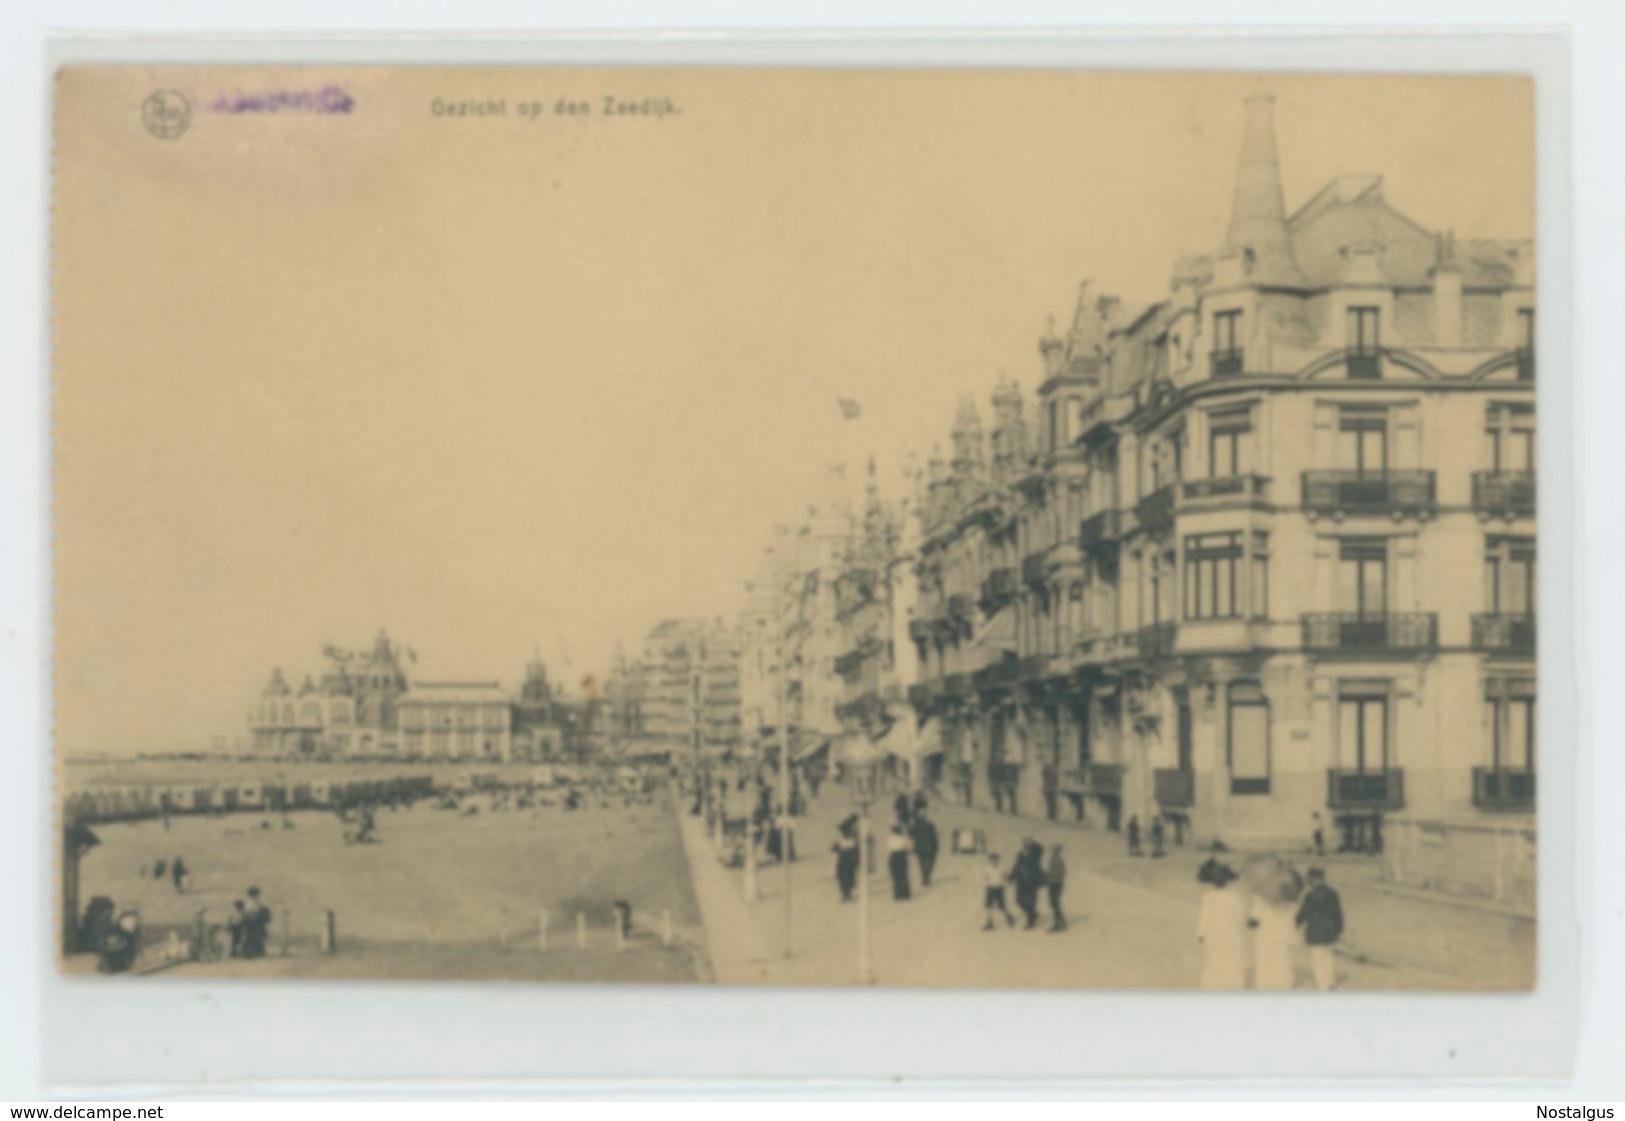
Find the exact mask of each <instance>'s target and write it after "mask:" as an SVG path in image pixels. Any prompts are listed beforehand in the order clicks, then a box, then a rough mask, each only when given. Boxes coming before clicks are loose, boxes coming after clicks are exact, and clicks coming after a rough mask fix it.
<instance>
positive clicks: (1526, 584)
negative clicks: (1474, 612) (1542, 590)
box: [1484, 537, 1535, 615]
mask: <svg viewBox="0 0 1625 1121" xmlns="http://www.w3.org/2000/svg"><path fill="white" fill-rule="evenodd" d="M1484 610H1486V611H1488V612H1490V613H1491V614H1493V615H1533V614H1534V613H1535V539H1534V538H1532V537H1490V538H1487V539H1486V540H1485V542H1484Z"/></svg>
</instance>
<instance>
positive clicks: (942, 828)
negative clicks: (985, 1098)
mask: <svg viewBox="0 0 1625 1121" xmlns="http://www.w3.org/2000/svg"><path fill="white" fill-rule="evenodd" d="M851 808H852V807H851V804H850V802H849V801H848V798H847V794H846V791H845V790H844V789H842V788H840V787H837V786H830V787H826V788H824V790H823V791H822V792H821V796H820V798H819V799H818V800H816V801H815V802H814V803H813V805H812V808H811V810H810V812H809V814H808V815H807V817H805V818H803V819H800V820H799V821H798V824H797V848H798V850H799V855H800V857H801V859H800V860H798V861H796V862H795V863H794V864H793V865H792V866H791V870H790V879H789V896H790V906H789V908H788V914H787V909H786V906H785V894H786V891H785V874H784V869H783V867H782V866H779V865H775V864H766V865H764V866H763V867H762V868H761V870H760V872H759V874H758V877H757V879H758V885H757V899H756V900H754V901H750V902H747V901H746V900H745V899H744V898H743V887H744V884H743V880H744V874H743V872H742V871H739V870H727V869H724V868H722V867H721V865H720V864H719V863H718V862H717V861H716V859H715V857H714V855H712V850H711V848H710V842H709V841H708V840H707V839H706V837H705V835H704V827H703V825H702V824H701V823H700V822H699V820H698V819H696V818H692V817H686V816H685V818H684V838H685V842H686V844H687V847H688V849H689V853H690V859H691V861H693V863H694V864H695V872H694V879H695V891H696V895H697V896H698V898H699V901H700V907H701V911H702V915H703V917H704V919H705V923H706V928H707V933H708V937H709V940H710V949H711V960H712V965H713V968H714V970H715V973H716V977H717V979H718V980H721V981H725V982H727V981H737V982H746V983H763V984H791V985H795V984H856V983H858V982H859V976H858V906H857V904H856V903H844V904H843V903H842V902H841V901H840V895H839V892H838V891H837V889H836V886H835V878H834V860H833V857H832V856H831V855H830V846H831V844H832V843H833V841H834V838H835V826H836V823H837V822H838V821H839V820H840V819H841V818H842V817H843V816H845V815H846V814H847V813H849V812H851ZM890 813H891V810H890V807H889V806H884V807H877V810H876V820H877V821H878V820H880V819H881V818H882V816H884V818H885V819H886V820H888V821H889V818H890ZM932 816H933V818H934V819H935V820H936V822H937V827H938V830H939V832H940V834H941V836H942V840H943V853H942V855H941V857H940V858H939V860H938V865H937V874H936V876H935V877H934V878H933V882H932V885H931V887H929V888H925V889H923V890H922V889H921V888H920V887H919V883H918V868H917V865H916V866H914V867H913V869H912V871H913V879H914V887H915V895H914V898H912V899H910V900H908V901H906V902H899V901H894V900H893V899H892V898H891V887H890V880H889V878H888V877H887V875H886V874H885V866H884V860H883V859H881V860H879V861H878V862H877V865H876V868H875V872H874V874H873V875H872V877H871V879H870V881H869V883H870V900H871V904H870V906H871V929H872V934H871V959H872V968H873V973H874V978H875V981H876V982H877V983H879V984H883V985H902V986H966V985H993V986H999V987H1028V986H1060V987H1085V988H1116V989H1123V988H1130V989H1143V988H1158V989H1168V988H1190V987H1194V986H1195V985H1196V983H1197V977H1198V972H1199V955H1198V947H1197V944H1196V940H1195V930H1196V920H1197V913H1198V910H1199V907H1200V899H1201V895H1200V893H1201V891H1202V890H1204V889H1203V888H1201V887H1200V885H1198V884H1197V883H1196V881H1195V874H1196V868H1197V866H1198V865H1199V864H1200V863H1201V861H1202V859H1204V857H1205V854H1204V853H1200V852H1197V851H1193V850H1190V849H1178V850H1173V851H1172V852H1170V854H1169V855H1168V856H1167V857H1165V858H1163V859H1160V860H1154V859H1151V858H1150V857H1141V858H1134V857H1130V856H1129V855H1128V854H1127V853H1126V852H1125V850H1124V846H1123V841H1122V838H1121V837H1120V836H1119V835H1117V834H1112V833H1107V832H1105V831H1103V830H1093V829H1088V828H1084V827H1079V826H1076V825H1065V824H1057V823H1052V822H1042V821H1037V820H1032V819H1027V818H1014V817H1011V816H1009V815H995V814H991V813H987V812H983V811H975V810H969V809H965V808H961V807H955V806H935V807H933V809H932ZM961 826H966V827H972V828H980V829H983V830H984V831H985V832H986V834H987V839H988V845H989V848H990V849H991V850H993V851H996V852H999V853H1000V854H1001V857H1002V859H1003V862H1004V864H1005V865H1006V866H1008V863H1009V860H1010V857H1011V855H1012V854H1013V853H1014V852H1015V850H1016V846H1017V844H1018V843H1019V841H1020V839H1021V838H1022V837H1024V836H1031V837H1033V838H1034V839H1035V840H1038V841H1040V842H1042V843H1044V844H1045V845H1046V846H1047V845H1050V844H1056V843H1059V844H1062V845H1064V846H1065V851H1066V854H1067V861H1068V866H1069V869H1070V875H1069V879H1068V885H1067V890H1066V898H1065V903H1064V905H1065V908H1066V910H1067V912H1068V914H1069V915H1070V916H1071V918H1072V923H1071V926H1070V929H1068V930H1066V931H1064V932H1061V933H1056V934H1052V933H1049V932H1048V930H1047V921H1046V922H1045V923H1043V924H1041V925H1040V926H1039V928H1038V929H1035V930H1032V931H1027V930H1024V929H1021V927H1020V926H1019V925H1018V926H1017V927H1016V928H1014V929H1010V928H1007V927H1005V926H1004V925H1003V924H1002V923H1001V924H1000V925H999V927H998V929H996V930H993V931H984V930H983V929H982V926H983V914H982V910H981V896H982V887H981V878H980V877H981V870H982V866H983V862H984V859H985V858H983V857H978V856H970V855H955V854H953V853H951V852H949V851H948V841H949V835H950V833H951V831H952V830H953V829H954V828H956V827H961ZM1231 859H1232V860H1234V861H1236V862H1238V863H1239V861H1241V860H1242V859H1243V858H1242V857H1241V856H1240V855H1239V854H1238V855H1234V856H1232V858H1231ZM1307 863H1308V857H1307V856H1305V857H1304V864H1305V865H1306V864H1307ZM1326 866H1327V868H1328V876H1329V878H1330V879H1331V880H1332V882H1333V883H1334V885H1335V886H1337V887H1338V888H1339V889H1340V891H1341V892H1342V895H1343V902H1344V910H1345V912H1346V914H1347V918H1348V928H1347V933H1346V935H1345V940H1344V944H1343V946H1342V953H1341V954H1340V956H1339V971H1340V978H1339V984H1340V987H1341V988H1344V989H1352V990H1383V989H1409V990H1416V989H1449V990H1462V989H1479V988H1519V987H1525V986H1527V984H1528V983H1529V982H1530V981H1531V980H1532V978H1533V970H1534V965H1533V960H1534V941H1535V938H1534V924H1533V923H1532V922H1530V921H1528V920H1526V919H1521V918H1515V917H1511V916H1506V915H1503V914H1497V913H1495V912H1492V911H1487V910H1483V909H1479V908H1475V907H1471V906H1463V905H1460V904H1456V903H1451V902H1442V901H1439V900H1435V899H1429V898H1416V897H1413V896H1407V895H1400V894H1396V893H1393V892H1390V891H1388V890H1386V889H1384V888H1382V887H1381V886H1380V885H1379V884H1378V882H1377V874H1376V868H1375V865H1374V862H1372V861H1369V860H1349V859H1333V860H1331V861H1329V862H1327V864H1326ZM1011 894H1012V895H1013V893H1011ZM1010 905H1011V909H1012V911H1014V910H1015V904H1014V899H1013V898H1012V899H1011V902H1010ZM1043 913H1044V916H1045V919H1046V920H1047V917H1048V909H1047V907H1045V908H1044V911H1043ZM747 918H748V920H749V922H748V924H747V922H746V920H747ZM747 929H748V932H747ZM787 947H788V949H789V954H788V956H786V952H785V951H786V948H787ZM1299 965H1300V976H1299V985H1300V987H1307V984H1308V978H1307V969H1306V967H1305V966H1304V963H1302V962H1300V963H1299Z"/></svg>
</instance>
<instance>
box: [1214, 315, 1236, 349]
mask: <svg viewBox="0 0 1625 1121" xmlns="http://www.w3.org/2000/svg"><path fill="white" fill-rule="evenodd" d="M1213 350H1214V352H1215V353H1216V354H1226V355H1228V354H1237V353H1239V352H1240V351H1241V312H1239V311H1219V312H1214V313H1213Z"/></svg>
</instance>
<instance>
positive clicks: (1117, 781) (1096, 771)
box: [1061, 763, 1123, 795]
mask: <svg viewBox="0 0 1625 1121" xmlns="http://www.w3.org/2000/svg"><path fill="white" fill-rule="evenodd" d="M1061 785H1062V786H1065V787H1069V788H1071V789H1072V790H1076V791H1080V792H1082V793H1086V794H1110V795H1119V794H1121V793H1122V792H1123V765H1122V764H1121V763H1085V764H1084V765H1083V766H1081V767H1073V768H1071V769H1069V770H1065V771H1062V772H1061Z"/></svg>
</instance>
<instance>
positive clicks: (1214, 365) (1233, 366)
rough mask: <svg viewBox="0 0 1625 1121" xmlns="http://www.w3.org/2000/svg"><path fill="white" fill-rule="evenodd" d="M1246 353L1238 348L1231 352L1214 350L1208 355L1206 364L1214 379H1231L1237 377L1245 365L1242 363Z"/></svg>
mask: <svg viewBox="0 0 1625 1121" xmlns="http://www.w3.org/2000/svg"><path fill="white" fill-rule="evenodd" d="M1245 357H1246V352H1245V351H1243V350H1242V349H1241V348H1240V347H1236V348H1235V349H1233V350H1215V351H1214V352H1213V353H1212V354H1210V355H1208V364H1209V367H1210V368H1211V369H1212V371H1213V376H1214V377H1216V378H1233V377H1236V376H1237V375H1239V374H1240V373H1241V371H1242V368H1243V366H1244V365H1245V363H1244V362H1243V361H1242V359H1243V358H1245Z"/></svg>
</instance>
